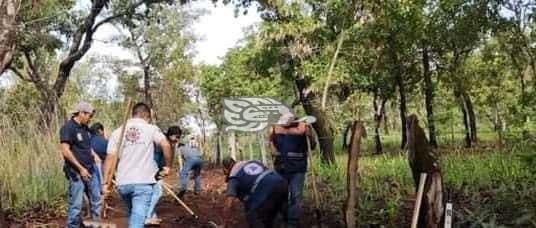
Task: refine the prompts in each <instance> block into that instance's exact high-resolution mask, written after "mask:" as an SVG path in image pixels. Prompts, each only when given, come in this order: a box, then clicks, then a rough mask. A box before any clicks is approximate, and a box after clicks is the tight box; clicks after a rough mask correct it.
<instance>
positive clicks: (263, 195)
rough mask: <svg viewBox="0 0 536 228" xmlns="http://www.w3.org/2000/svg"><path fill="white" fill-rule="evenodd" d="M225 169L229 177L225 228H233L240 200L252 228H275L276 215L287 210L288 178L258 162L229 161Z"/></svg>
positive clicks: (229, 159) (226, 161)
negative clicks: (234, 212)
mask: <svg viewBox="0 0 536 228" xmlns="http://www.w3.org/2000/svg"><path fill="white" fill-rule="evenodd" d="M223 168H224V173H225V175H226V176H227V179H226V182H227V198H226V200H225V203H224V216H223V217H224V218H225V221H224V224H225V227H233V226H232V224H231V221H232V218H233V216H232V215H231V213H230V210H231V207H232V205H233V202H234V201H236V199H237V198H238V200H240V201H241V202H242V203H243V204H244V208H245V212H246V218H247V221H248V223H249V227H252V228H258V227H264V228H270V227H273V225H274V220H275V218H276V216H277V214H278V213H279V212H283V211H285V210H286V207H285V206H286V202H287V199H288V188H287V182H286V181H285V179H284V178H283V177H281V176H280V175H279V174H277V173H276V172H274V171H273V170H270V169H268V168H267V167H266V166H264V165H263V164H262V163H261V162H260V161H255V160H251V161H243V162H235V160H234V159H232V158H226V159H224V160H223Z"/></svg>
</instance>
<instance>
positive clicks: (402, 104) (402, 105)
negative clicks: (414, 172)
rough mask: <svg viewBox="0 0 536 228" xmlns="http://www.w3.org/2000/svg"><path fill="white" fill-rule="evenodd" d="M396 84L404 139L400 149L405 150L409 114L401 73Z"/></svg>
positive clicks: (397, 74)
mask: <svg viewBox="0 0 536 228" xmlns="http://www.w3.org/2000/svg"><path fill="white" fill-rule="evenodd" d="M395 76H396V83H397V85H398V93H399V96H400V104H399V109H400V123H401V126H402V127H401V131H402V138H401V143H400V148H401V149H403V148H404V147H405V146H406V131H405V130H404V126H406V113H407V104H406V90H405V87H404V81H403V78H402V74H401V73H399V72H398V73H396V75H395Z"/></svg>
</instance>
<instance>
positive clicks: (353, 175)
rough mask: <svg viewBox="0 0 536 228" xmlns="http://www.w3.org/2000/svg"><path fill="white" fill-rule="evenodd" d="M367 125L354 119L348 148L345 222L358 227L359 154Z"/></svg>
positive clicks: (347, 225)
mask: <svg viewBox="0 0 536 228" xmlns="http://www.w3.org/2000/svg"><path fill="white" fill-rule="evenodd" d="M364 129H365V127H364V126H363V122H361V121H354V123H353V127H352V139H351V143H350V148H349V150H348V166H347V178H346V184H347V187H346V191H347V199H346V203H345V214H344V218H345V222H346V227H349V228H353V227H358V221H357V219H356V209H355V208H356V205H357V202H356V201H357V189H358V187H359V186H358V180H359V173H358V169H359V155H360V153H361V138H362V137H363V136H365V131H364Z"/></svg>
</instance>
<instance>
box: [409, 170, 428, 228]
mask: <svg viewBox="0 0 536 228" xmlns="http://www.w3.org/2000/svg"><path fill="white" fill-rule="evenodd" d="M426 176H427V174H426V173H421V178H420V180H419V190H418V191H417V200H415V208H414V209H413V219H412V220H411V228H417V223H418V221H419V212H420V210H421V201H422V195H423V192H424V184H425V183H426Z"/></svg>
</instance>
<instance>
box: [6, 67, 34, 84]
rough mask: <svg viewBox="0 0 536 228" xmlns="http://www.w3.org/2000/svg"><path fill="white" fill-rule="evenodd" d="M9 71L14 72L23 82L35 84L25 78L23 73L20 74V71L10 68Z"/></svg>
mask: <svg viewBox="0 0 536 228" xmlns="http://www.w3.org/2000/svg"><path fill="white" fill-rule="evenodd" d="M7 69H8V70H10V71H11V72H13V73H14V74H15V76H17V77H18V78H20V79H21V80H23V81H25V82H33V81H32V79H31V78H27V77H24V75H23V74H22V72H20V71H19V70H17V69H16V68H14V67H11V66H9V67H8V68H7Z"/></svg>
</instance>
